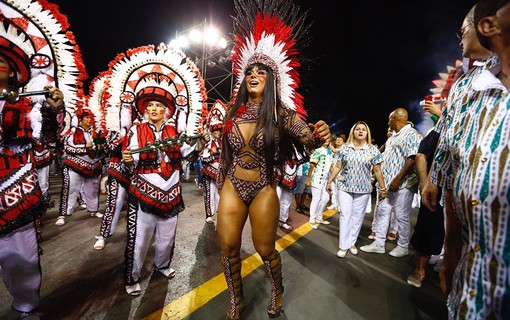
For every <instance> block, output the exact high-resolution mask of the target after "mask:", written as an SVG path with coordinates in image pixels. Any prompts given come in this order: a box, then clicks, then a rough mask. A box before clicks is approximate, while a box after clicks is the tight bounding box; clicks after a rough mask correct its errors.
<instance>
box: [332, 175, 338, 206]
mask: <svg viewBox="0 0 510 320" xmlns="http://www.w3.org/2000/svg"><path fill="white" fill-rule="evenodd" d="M331 190H332V192H331V205H332V206H333V207H335V208H337V209H338V208H340V202H339V199H340V195H339V194H338V189H337V183H336V178H335V179H333V181H331Z"/></svg>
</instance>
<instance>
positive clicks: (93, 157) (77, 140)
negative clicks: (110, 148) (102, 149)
mask: <svg viewBox="0 0 510 320" xmlns="http://www.w3.org/2000/svg"><path fill="white" fill-rule="evenodd" d="M94 138H95V134H94V132H93V129H92V127H91V128H90V129H89V130H85V129H84V128H82V127H76V128H74V130H73V131H72V132H71V133H70V134H69V135H68V136H67V137H66V138H65V140H64V153H65V160H64V165H66V166H68V167H70V168H71V169H73V171H75V172H76V173H78V174H80V175H81V176H83V177H86V178H91V177H94V176H99V175H100V174H101V171H102V168H103V162H102V160H103V158H102V157H99V156H98V151H97V150H96V149H95V145H93V147H92V148H87V147H86V144H87V143H88V142H93V140H94Z"/></svg>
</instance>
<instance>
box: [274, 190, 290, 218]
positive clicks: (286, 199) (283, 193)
mask: <svg viewBox="0 0 510 320" xmlns="http://www.w3.org/2000/svg"><path fill="white" fill-rule="evenodd" d="M276 194H277V195H278V199H280V222H287V220H288V219H289V211H290V205H291V204H292V192H291V191H289V190H288V189H286V188H282V187H280V186H278V187H276Z"/></svg>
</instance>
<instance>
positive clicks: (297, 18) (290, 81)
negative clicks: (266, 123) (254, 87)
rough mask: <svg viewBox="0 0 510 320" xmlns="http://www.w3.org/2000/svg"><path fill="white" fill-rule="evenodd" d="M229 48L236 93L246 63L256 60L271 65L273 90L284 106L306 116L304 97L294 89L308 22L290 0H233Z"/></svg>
mask: <svg viewBox="0 0 510 320" xmlns="http://www.w3.org/2000/svg"><path fill="white" fill-rule="evenodd" d="M234 5H235V11H236V13H237V16H236V17H234V41H233V48H232V66H233V73H234V75H235V76H236V85H235V88H234V92H233V94H232V96H233V98H235V96H236V93H237V91H238V89H239V86H240V85H241V81H242V80H243V78H244V72H245V70H246V67H248V66H249V65H251V64H253V63H256V62H259V63H262V64H264V65H267V66H268V67H270V68H271V69H272V71H273V73H274V75H275V78H276V90H277V94H278V98H279V99H280V100H281V102H282V104H283V107H286V108H290V109H292V110H295V111H296V112H297V113H298V114H299V115H300V116H301V117H305V116H306V111H305V109H304V107H303V96H302V95H301V94H299V93H298V92H297V89H298V87H299V82H300V75H299V72H298V70H297V68H299V67H300V66H301V63H300V60H299V55H300V50H301V49H303V48H304V47H305V46H306V45H307V44H308V42H309V40H310V37H309V27H310V25H311V24H310V23H305V20H306V15H307V11H306V12H301V11H300V9H299V7H298V6H297V5H295V4H294V3H293V1H292V0H234Z"/></svg>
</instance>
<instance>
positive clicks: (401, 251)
mask: <svg viewBox="0 0 510 320" xmlns="http://www.w3.org/2000/svg"><path fill="white" fill-rule="evenodd" d="M408 254H409V250H407V248H404V247H401V246H396V247H395V249H393V250H391V251H390V256H392V257H395V258H400V257H403V256H407V255H408Z"/></svg>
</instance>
